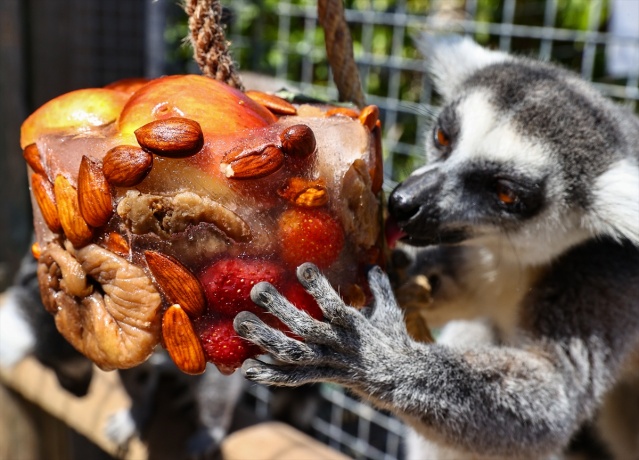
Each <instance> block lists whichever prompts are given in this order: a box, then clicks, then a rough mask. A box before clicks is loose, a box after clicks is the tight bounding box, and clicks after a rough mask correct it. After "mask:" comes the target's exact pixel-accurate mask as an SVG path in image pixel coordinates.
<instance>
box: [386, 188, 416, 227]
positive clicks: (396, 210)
mask: <svg viewBox="0 0 639 460" xmlns="http://www.w3.org/2000/svg"><path fill="white" fill-rule="evenodd" d="M407 192H410V190H407V189H406V188H404V187H402V184H399V185H398V186H397V187H395V190H393V191H392V193H391V194H390V196H389V197H388V213H389V214H390V215H391V216H392V217H393V218H394V219H395V220H396V221H397V222H407V221H409V220H410V218H411V217H413V216H414V215H415V214H417V213H418V212H419V208H420V203H419V202H418V201H416V200H415V197H414V196H412V195H411V194H410V193H407Z"/></svg>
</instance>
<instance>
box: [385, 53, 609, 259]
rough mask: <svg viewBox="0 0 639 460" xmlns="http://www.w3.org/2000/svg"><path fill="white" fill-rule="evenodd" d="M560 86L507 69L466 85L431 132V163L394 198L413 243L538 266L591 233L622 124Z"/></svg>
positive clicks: (551, 74) (549, 72) (535, 72)
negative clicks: (477, 250)
mask: <svg viewBox="0 0 639 460" xmlns="http://www.w3.org/2000/svg"><path fill="white" fill-rule="evenodd" d="M562 78H564V79H565V77H564V76H563V75H562V74H558V73H556V72H555V70H554V69H543V68H542V69H535V68H534V67H532V66H530V65H528V64H527V63H519V62H505V63H497V64H492V65H490V66H488V67H486V68H484V69H481V70H480V71H477V72H476V73H475V74H473V75H471V76H470V77H469V78H467V79H466V80H464V83H463V85H461V86H460V87H458V89H457V91H456V92H455V95H454V97H452V98H450V102H449V103H448V104H447V105H446V106H445V107H444V108H443V109H442V111H441V112H440V114H439V117H438V119H437V120H436V122H435V123H434V125H433V127H432V131H431V132H430V135H429V139H428V140H427V146H426V150H427V157H428V164H427V165H426V166H424V167H423V168H420V169H418V170H417V171H415V172H414V173H413V174H412V175H411V176H410V177H409V178H408V179H407V180H406V181H405V182H403V183H402V184H400V185H399V186H398V187H397V188H396V189H395V190H394V191H393V193H392V194H391V196H390V198H389V210H390V213H391V215H392V216H393V217H394V219H395V220H396V221H397V223H398V224H399V226H400V227H401V228H402V229H403V230H404V232H405V233H406V234H407V236H406V241H407V242H408V243H410V244H413V245H418V246H425V245H431V244H442V243H460V242H463V241H467V240H474V241H479V242H481V243H482V244H486V245H489V246H492V247H494V248H495V249H497V250H498V251H500V252H502V253H506V252H507V253H510V254H512V255H513V256H514V257H516V258H518V259H519V260H521V262H523V263H533V264H535V263H542V262H547V261H549V260H551V259H552V258H553V257H554V256H555V255H556V254H559V253H561V252H563V251H564V250H565V249H566V248H567V247H569V246H571V245H574V244H576V243H579V242H580V241H582V240H584V239H585V238H586V237H588V236H589V234H591V229H589V228H588V227H587V225H584V222H585V221H586V220H587V218H588V212H589V211H590V210H591V209H590V208H592V206H593V205H594V204H596V200H597V196H596V195H597V194H596V193H593V191H594V190H595V189H596V188H597V181H598V180H599V179H600V178H601V176H602V175H603V174H604V173H605V172H606V171H607V169H609V168H610V165H611V164H612V163H613V162H614V158H611V154H610V151H611V150H613V149H614V147H615V146H614V145H613V143H614V140H612V139H614V134H615V133H614V126H609V125H608V124H609V121H607V120H605V119H602V118H601V117H598V114H596V113H593V111H592V110H589V107H588V102H589V101H588V100H587V98H584V97H582V96H581V95H579V94H578V93H575V90H574V88H572V87H571V86H570V85H566V84H565V81H563V80H562ZM607 137H609V138H610V140H609V139H607ZM598 150H601V152H600V153H599V154H597V153H596V152H597V151H598Z"/></svg>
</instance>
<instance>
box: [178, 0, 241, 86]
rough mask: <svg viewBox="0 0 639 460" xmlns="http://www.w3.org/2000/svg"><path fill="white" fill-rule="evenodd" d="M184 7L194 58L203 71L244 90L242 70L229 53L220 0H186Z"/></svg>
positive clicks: (209, 75)
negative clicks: (237, 67) (187, 18)
mask: <svg viewBox="0 0 639 460" xmlns="http://www.w3.org/2000/svg"><path fill="white" fill-rule="evenodd" d="M184 11H186V14H187V15H188V16H189V39H190V41H191V44H192V45H193V58H194V59H195V62H197V64H198V65H199V66H200V70H202V73H203V74H204V75H206V76H208V77H211V78H215V79H216V80H219V81H222V82H224V83H226V84H228V85H229V86H232V87H234V88H237V89H239V90H240V91H244V85H243V84H242V80H241V79H240V75H239V72H238V71H237V69H236V67H235V63H234V62H233V59H232V58H231V55H230V54H229V42H228V41H227V40H226V35H225V34H224V26H223V25H222V5H221V4H220V2H219V0H184Z"/></svg>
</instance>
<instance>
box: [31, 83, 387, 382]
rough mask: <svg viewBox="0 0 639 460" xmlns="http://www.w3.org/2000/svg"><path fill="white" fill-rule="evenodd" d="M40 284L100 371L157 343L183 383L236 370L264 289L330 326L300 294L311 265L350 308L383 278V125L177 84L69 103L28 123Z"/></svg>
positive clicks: (43, 110)
mask: <svg viewBox="0 0 639 460" xmlns="http://www.w3.org/2000/svg"><path fill="white" fill-rule="evenodd" d="M21 144H22V148H23V149H24V157H25V160H26V161H27V164H28V165H29V174H30V184H31V192H32V197H33V202H34V226H35V231H36V236H37V243H36V245H35V247H34V254H35V255H36V256H37V257H38V260H39V268H38V277H39V281H40V287H41V294H42V298H43V301H44V304H45V307H46V308H47V310H48V311H49V312H51V313H52V314H53V315H54V316H55V321H56V324H57V326H58V329H59V330H60V332H61V333H62V334H63V335H64V336H65V337H66V338H67V340H69V342H71V343H72V344H73V345H74V346H75V347H76V348H77V349H78V350H80V351H81V352H82V353H84V354H85V355H86V356H88V357H89V358H91V359H92V360H93V361H94V362H95V363H96V364H97V365H99V366H100V367H102V368H103V369H115V368H127V367H131V366H135V365H136V364H138V363H140V362H142V361H144V360H145V359H146V358H147V357H148V356H149V355H150V354H151V353H152V351H153V349H154V348H155V347H156V345H158V344H159V343H161V344H162V345H163V346H164V347H165V348H166V349H167V351H168V352H169V354H170V356H171V357H172V358H173V360H174V361H175V363H176V364H177V365H178V367H180V368H181V369H182V370H183V371H184V372H188V373H193V374H197V373H200V372H203V371H204V368H205V365H206V362H207V361H210V362H213V363H215V364H216V365H218V367H219V368H220V369H221V370H222V371H224V372H232V371H233V370H234V369H235V368H237V367H238V366H239V365H240V364H241V362H242V361H243V360H244V359H246V358H247V357H250V356H255V355H256V354H259V352H260V350H259V349H258V348H257V347H255V346H254V345H251V344H249V343H248V342H245V341H243V339H240V338H239V337H237V336H236V335H235V333H234V332H233V328H232V319H233V317H234V316H235V315H236V314H237V313H238V312H239V311H242V310H249V311H252V312H254V313H255V314H257V315H258V316H260V317H261V318H262V319H263V320H264V321H265V322H267V323H268V324H271V325H273V326H274V327H278V328H280V329H282V330H284V331H285V332H288V331H286V326H285V325H283V324H282V323H280V322H279V321H277V320H276V319H275V318H273V317H272V316H271V315H267V314H266V313H264V312H263V311H262V310H261V309H260V308H258V307H257V306H256V305H255V304H253V303H252V302H251V300H250V297H249V293H250V290H251V287H252V286H253V285H255V284H256V283H258V282H260V281H268V282H270V283H272V284H273V285H274V286H275V287H277V288H278V289H279V290H280V291H281V292H282V293H284V294H285V295H286V296H287V298H289V299H290V300H291V302H292V303H293V304H294V305H296V306H297V307H298V308H301V309H303V310H305V311H307V312H308V313H309V314H310V315H311V316H313V317H315V318H317V319H320V320H321V318H322V315H321V311H320V309H319V307H318V306H317V304H316V303H315V301H314V299H313V298H312V297H311V296H310V295H309V294H308V293H306V291H304V289H302V288H301V285H300V284H299V283H298V282H297V280H296V279H295V275H294V273H295V268H296V267H297V266H298V265H300V264H302V263H304V262H313V263H315V264H316V265H317V266H318V267H320V269H321V270H322V271H323V272H324V273H325V274H326V275H327V276H328V278H329V280H330V281H331V282H332V284H333V286H334V287H335V288H336V289H338V290H339V292H340V293H341V294H342V295H343V296H344V298H345V300H346V301H347V302H349V303H350V304H351V305H354V306H360V305H363V304H365V303H366V301H367V297H368V287H367V285H366V280H365V271H366V268H367V267H368V266H370V265H371V264H374V263H380V262H381V250H380V248H381V243H380V241H381V234H380V222H381V216H380V203H379V194H380V189H381V185H382V160H381V145H380V123H379V121H378V110H377V108H376V107H374V106H369V107H366V108H364V109H362V110H361V111H359V110H353V109H350V108H343V107H335V106H331V105H328V104H295V103H290V102H288V101H286V100H284V99H281V98H279V97H276V96H274V95H269V94H265V93H260V92H256V91H247V92H246V93H242V92H240V91H238V90H236V89H233V88H230V87H229V86H226V85H225V84H223V83H220V82H218V81H216V80H213V79H210V78H207V77H202V76H196V75H183V76H169V77H162V78H158V79H155V80H151V81H140V80H127V81H122V82H118V83H116V84H112V85H109V86H107V87H106V88H95V89H84V90H79V91H74V92H71V93H67V94H64V95H62V96H60V97H57V98H56V99H53V100H51V101H49V102H48V103H46V104H44V105H43V106H42V107H40V108H39V109H38V110H37V111H36V112H34V113H33V114H32V115H31V116H30V117H29V118H28V119H27V120H26V121H25V122H24V124H23V125H22V130H21Z"/></svg>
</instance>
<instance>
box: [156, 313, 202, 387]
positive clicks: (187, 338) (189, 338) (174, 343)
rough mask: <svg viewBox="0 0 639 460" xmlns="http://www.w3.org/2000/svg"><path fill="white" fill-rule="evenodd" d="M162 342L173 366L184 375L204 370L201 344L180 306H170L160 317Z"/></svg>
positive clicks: (199, 372)
mask: <svg viewBox="0 0 639 460" xmlns="http://www.w3.org/2000/svg"><path fill="white" fill-rule="evenodd" d="M162 340H163V342H164V347H165V348H166V351H167V352H168V353H169V356H170V357H171V359H172V360H173V362H174V363H175V365H176V366H177V367H178V368H179V369H180V370H181V371H182V372H184V373H186V374H201V373H203V372H204V370H205V369H206V358H205V357H204V350H203V349H202V344H201V343H200V340H199V339H198V337H197V335H196V334H195V330H194V329H193V325H192V324H191V321H190V320H189V316H188V315H187V314H186V312H185V311H184V310H183V309H182V307H180V305H171V306H170V307H169V308H168V309H167V310H166V312H164V316H163V317H162Z"/></svg>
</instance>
